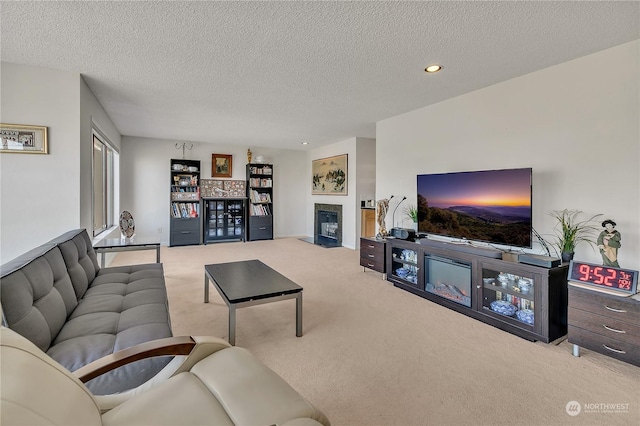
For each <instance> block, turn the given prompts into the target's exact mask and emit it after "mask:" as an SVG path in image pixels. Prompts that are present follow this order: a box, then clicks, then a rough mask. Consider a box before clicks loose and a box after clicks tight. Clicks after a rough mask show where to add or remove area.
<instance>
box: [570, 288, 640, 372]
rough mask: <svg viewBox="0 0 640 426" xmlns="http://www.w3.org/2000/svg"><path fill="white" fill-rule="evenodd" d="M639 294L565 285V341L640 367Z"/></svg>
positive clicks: (577, 349)
mask: <svg viewBox="0 0 640 426" xmlns="http://www.w3.org/2000/svg"><path fill="white" fill-rule="evenodd" d="M639 298H640V296H638V295H635V296H618V295H613V294H608V293H604V292H601V291H597V290H592V289H588V288H585V287H581V286H580V287H579V286H575V285H571V284H570V285H569V314H568V322H569V333H568V334H569V335H568V340H569V343H573V345H574V351H573V352H574V355H576V356H578V355H579V352H580V349H579V348H580V347H583V348H586V349H589V350H592V351H594V352H598V353H601V354H604V355H608V356H610V357H612V358H616V359H619V360H621V361H624V362H628V363H630V364H633V365H637V366H640V300H639Z"/></svg>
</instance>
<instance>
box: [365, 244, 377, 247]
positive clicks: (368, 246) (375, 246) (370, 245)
mask: <svg viewBox="0 0 640 426" xmlns="http://www.w3.org/2000/svg"><path fill="white" fill-rule="evenodd" d="M367 247H369V248H376V246H373V245H371V244H369V245H368V246H367Z"/></svg>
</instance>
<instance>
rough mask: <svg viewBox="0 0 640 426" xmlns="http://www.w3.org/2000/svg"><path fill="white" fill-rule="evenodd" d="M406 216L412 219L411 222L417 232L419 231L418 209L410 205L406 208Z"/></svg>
mask: <svg viewBox="0 0 640 426" xmlns="http://www.w3.org/2000/svg"><path fill="white" fill-rule="evenodd" d="M404 214H405V215H406V216H407V217H408V218H409V219H411V221H412V222H413V223H414V225H415V226H416V231H417V230H418V228H417V227H418V208H417V207H416V206H415V205H413V204H409V205H408V206H407V207H405V209H404Z"/></svg>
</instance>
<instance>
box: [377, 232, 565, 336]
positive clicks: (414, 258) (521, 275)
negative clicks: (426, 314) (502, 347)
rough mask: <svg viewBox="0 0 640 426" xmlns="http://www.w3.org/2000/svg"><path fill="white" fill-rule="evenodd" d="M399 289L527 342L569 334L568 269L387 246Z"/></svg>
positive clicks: (396, 243)
mask: <svg viewBox="0 0 640 426" xmlns="http://www.w3.org/2000/svg"><path fill="white" fill-rule="evenodd" d="M386 257H387V262H386V263H387V266H386V268H387V279H388V280H389V281H391V282H392V283H393V284H394V285H395V286H396V287H398V288H401V289H403V290H406V291H409V292H411V293H413V294H416V295H418V296H420V297H423V298H425V299H428V300H430V301H432V302H435V303H438V304H439V305H442V306H445V307H448V308H450V309H453V310H455V311H457V312H460V313H462V314H464V315H467V316H469V317H472V318H475V319H478V320H480V321H482V322H485V323H487V324H490V325H492V326H494V327H497V328H500V329H501V330H504V331H507V332H510V333H513V334H516V335H518V336H520V337H523V338H525V339H528V340H532V341H535V340H539V341H543V342H545V343H548V342H550V341H553V340H556V339H558V338H560V337H562V336H564V335H566V334H567V269H568V268H567V266H560V267H556V268H542V267H537V266H532V265H526V264H521V263H516V262H509V261H504V260H501V259H494V258H489V257H485V256H483V255H481V254H474V253H468V252H464V251H459V250H457V247H456V246H455V245H453V244H448V243H442V244H441V245H438V244H429V245H428V246H427V245H421V244H418V243H415V242H411V241H405V240H398V239H388V240H387V256H386Z"/></svg>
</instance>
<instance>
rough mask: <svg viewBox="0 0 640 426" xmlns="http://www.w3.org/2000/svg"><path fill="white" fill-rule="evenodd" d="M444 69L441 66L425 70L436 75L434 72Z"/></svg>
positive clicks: (433, 66)
mask: <svg viewBox="0 0 640 426" xmlns="http://www.w3.org/2000/svg"><path fill="white" fill-rule="evenodd" d="M441 69H442V67H441V66H440V65H429V66H428V67H426V68H425V69H424V70H425V71H426V72H428V73H430V74H432V73H434V72H438V71H440V70H441Z"/></svg>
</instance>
